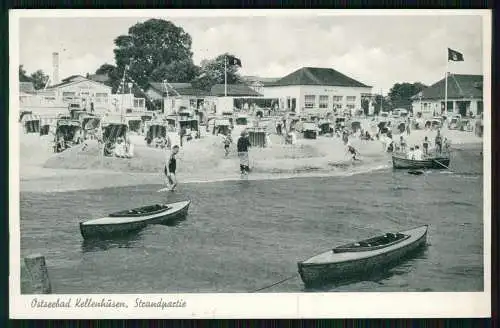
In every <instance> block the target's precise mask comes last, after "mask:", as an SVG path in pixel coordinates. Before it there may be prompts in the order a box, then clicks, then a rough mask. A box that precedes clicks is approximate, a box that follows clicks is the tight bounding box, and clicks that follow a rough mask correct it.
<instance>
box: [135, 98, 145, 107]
mask: <svg viewBox="0 0 500 328" xmlns="http://www.w3.org/2000/svg"><path fill="white" fill-rule="evenodd" d="M134 107H135V108H144V98H135V99H134Z"/></svg>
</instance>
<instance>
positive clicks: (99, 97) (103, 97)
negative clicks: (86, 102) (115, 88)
mask: <svg viewBox="0 0 500 328" xmlns="http://www.w3.org/2000/svg"><path fill="white" fill-rule="evenodd" d="M95 102H96V103H102V104H107V103H108V94H107V93H99V92H98V93H96V94H95Z"/></svg>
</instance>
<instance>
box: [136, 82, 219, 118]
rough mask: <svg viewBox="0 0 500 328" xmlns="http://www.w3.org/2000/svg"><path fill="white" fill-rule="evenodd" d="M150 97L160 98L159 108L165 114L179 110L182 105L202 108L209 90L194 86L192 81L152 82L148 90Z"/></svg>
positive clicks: (192, 108) (188, 107)
mask: <svg viewBox="0 0 500 328" xmlns="http://www.w3.org/2000/svg"><path fill="white" fill-rule="evenodd" d="M146 94H147V96H148V98H149V99H153V100H158V101H159V102H160V107H161V108H158V110H160V111H161V112H163V113H165V114H172V113H174V112H177V111H179V109H180V108H181V107H185V108H186V109H191V110H196V109H200V108H201V107H202V106H203V104H204V101H205V99H206V98H207V97H209V96H210V94H209V92H207V91H204V90H200V89H197V88H194V87H193V86H192V85H191V83H162V82H150V83H149V87H148V88H147V90H146Z"/></svg>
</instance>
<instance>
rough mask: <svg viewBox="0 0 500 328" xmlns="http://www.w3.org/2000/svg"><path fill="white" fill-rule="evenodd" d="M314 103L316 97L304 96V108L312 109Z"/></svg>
mask: <svg viewBox="0 0 500 328" xmlns="http://www.w3.org/2000/svg"><path fill="white" fill-rule="evenodd" d="M315 102H316V96H314V95H306V96H305V97H304V107H305V108H314V105H315Z"/></svg>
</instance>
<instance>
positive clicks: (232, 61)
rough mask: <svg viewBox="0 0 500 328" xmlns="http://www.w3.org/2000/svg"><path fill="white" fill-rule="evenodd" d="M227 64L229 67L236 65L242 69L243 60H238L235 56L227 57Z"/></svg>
mask: <svg viewBox="0 0 500 328" xmlns="http://www.w3.org/2000/svg"><path fill="white" fill-rule="evenodd" d="M227 62H228V64H229V65H236V66H239V67H241V60H240V59H239V58H236V57H234V56H229V55H228V56H227Z"/></svg>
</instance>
